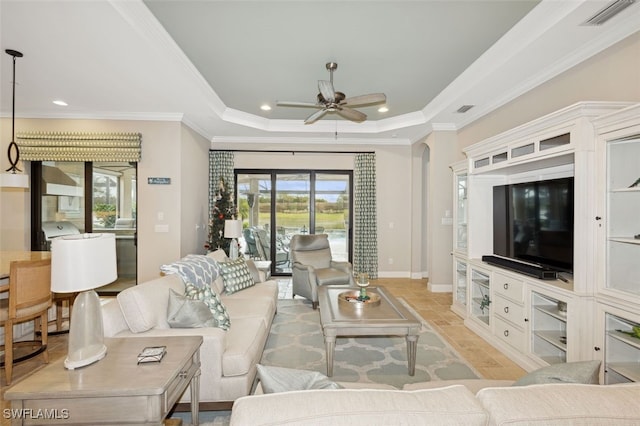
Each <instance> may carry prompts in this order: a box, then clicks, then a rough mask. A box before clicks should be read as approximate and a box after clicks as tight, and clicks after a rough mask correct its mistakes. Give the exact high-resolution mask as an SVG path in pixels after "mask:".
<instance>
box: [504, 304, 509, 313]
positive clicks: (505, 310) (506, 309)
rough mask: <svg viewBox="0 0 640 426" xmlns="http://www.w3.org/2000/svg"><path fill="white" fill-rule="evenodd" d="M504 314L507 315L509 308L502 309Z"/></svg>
mask: <svg viewBox="0 0 640 426" xmlns="http://www.w3.org/2000/svg"><path fill="white" fill-rule="evenodd" d="M504 313H505V314H508V313H509V307H508V306H505V307H504Z"/></svg>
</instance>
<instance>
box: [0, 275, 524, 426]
mask: <svg viewBox="0 0 640 426" xmlns="http://www.w3.org/2000/svg"><path fill="white" fill-rule="evenodd" d="M279 283H280V297H281V298H291V281H290V280H287V279H281V280H279ZM372 286H384V287H385V288H386V289H388V290H389V291H391V293H392V294H393V295H394V296H396V297H402V298H404V299H405V300H406V301H407V302H409V304H411V306H413V308H414V309H415V310H416V311H417V312H419V313H420V315H421V316H422V317H423V318H424V319H426V320H427V321H429V323H430V324H431V325H432V326H433V327H434V328H435V329H436V330H437V331H438V333H440V334H441V335H442V337H444V338H445V339H446V340H447V341H448V342H449V343H450V344H451V345H452V346H453V347H454V348H455V349H456V350H457V351H458V352H459V353H460V355H462V356H463V357H464V358H465V359H466V360H467V361H469V363H471V364H472V365H473V366H474V367H475V368H476V370H477V371H478V372H479V373H480V374H482V375H483V377H484V378H487V379H507V380H509V379H517V378H518V377H520V376H522V375H524V374H525V373H526V372H525V371H524V370H523V369H522V368H520V367H519V366H518V365H516V364H515V363H514V362H512V361H511V360H509V359H508V358H507V357H506V356H505V355H503V354H502V353H500V352H499V351H498V350H496V349H495V348H493V346H491V345H489V344H488V343H486V342H485V341H484V340H482V339H481V338H480V337H478V336H477V335H476V334H474V333H473V332H471V331H469V330H468V329H467V328H466V327H465V326H464V324H463V322H462V319H461V318H460V317H459V316H458V315H456V314H454V313H453V312H452V311H451V309H450V306H451V293H432V292H430V291H429V290H428V289H427V280H426V279H422V280H414V279H408V278H407V279H404V278H386V279H385V278H381V279H378V280H375V281H374V282H372ZM67 336H68V335H66V334H61V335H56V336H50V338H49V357H50V360H55V359H59V358H61V357H63V356H65V355H66V352H67ZM43 366H44V363H43V361H42V357H41V356H38V357H36V358H34V359H32V360H29V361H25V362H22V363H20V364H16V365H15V366H14V369H13V383H16V382H18V381H20V380H21V379H23V378H24V377H26V376H28V375H29V374H31V373H33V372H35V371H38V370H39V369H41V368H42V367H43ZM0 387H1V388H2V390H0V398H1V397H2V396H3V395H4V391H5V389H6V382H5V375H4V369H2V370H1V371H0ZM8 407H9V406H8V404H7V402H6V401H4V398H2V399H1V400H0V413H2V410H3V409H4V408H8ZM4 425H9V421H8V420H7V419H4V418H3V416H2V415H1V414H0V426H4Z"/></svg>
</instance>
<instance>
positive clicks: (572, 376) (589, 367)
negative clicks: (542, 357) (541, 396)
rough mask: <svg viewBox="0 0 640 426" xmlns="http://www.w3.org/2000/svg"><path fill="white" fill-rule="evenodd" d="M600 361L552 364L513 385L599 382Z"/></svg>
mask: <svg viewBox="0 0 640 426" xmlns="http://www.w3.org/2000/svg"><path fill="white" fill-rule="evenodd" d="M599 377H600V361H577V362H567V363H561V364H552V365H549V366H547V367H542V368H540V369H538V370H535V371H532V372H531V373H529V374H527V375H526V376H524V377H521V378H520V379H519V380H516V382H515V383H514V384H513V385H512V386H526V385H535V384H541V383H582V384H587V385H589V384H595V385H597V384H599V383H600V380H599Z"/></svg>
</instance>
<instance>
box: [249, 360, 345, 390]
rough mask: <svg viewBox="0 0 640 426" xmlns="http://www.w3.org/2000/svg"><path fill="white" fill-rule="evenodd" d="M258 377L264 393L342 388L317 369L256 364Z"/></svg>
mask: <svg viewBox="0 0 640 426" xmlns="http://www.w3.org/2000/svg"><path fill="white" fill-rule="evenodd" d="M257 367H258V378H259V379H260V383H261V385H262V390H263V392H264V393H276V392H288V391H295V390H308V389H342V386H341V385H339V384H338V383H336V382H334V381H332V380H330V379H329V378H328V377H327V376H325V375H324V374H320V373H318V372H317V371H308V370H297V369H295V368H283V367H274V366H268V365H261V364H258V366H257Z"/></svg>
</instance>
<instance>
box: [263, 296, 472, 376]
mask: <svg viewBox="0 0 640 426" xmlns="http://www.w3.org/2000/svg"><path fill="white" fill-rule="evenodd" d="M400 302H401V303H403V304H404V305H405V306H406V307H407V308H408V309H409V310H410V311H411V312H412V313H413V314H414V315H415V316H416V318H418V319H420V321H421V322H422V331H421V333H420V337H419V339H418V351H417V355H416V374H415V376H409V374H408V370H407V346H406V345H407V344H406V341H405V338H404V337H388V336H379V337H378V336H376V337H342V338H341V337H338V338H337V340H336V349H335V355H334V367H333V376H332V378H331V379H332V380H335V381H341V382H361V383H385V384H389V385H393V386H395V387H398V388H402V386H403V385H404V384H406V383H415V382H423V381H429V380H450V379H473V378H480V377H481V375H480V374H479V373H478V372H477V371H476V370H474V369H473V367H472V366H471V365H469V364H468V363H467V362H466V361H465V360H464V359H463V358H462V357H461V356H460V355H459V354H458V353H457V352H456V351H455V349H453V347H451V346H450V345H449V344H448V343H447V342H446V341H445V340H444V339H443V338H442V337H441V336H440V335H439V334H438V333H436V332H435V331H434V330H433V328H431V326H430V325H429V323H427V322H426V321H425V320H424V319H422V318H421V317H420V315H418V314H417V313H416V312H415V311H414V310H413V309H412V308H411V307H410V306H408V304H407V303H406V302H404V301H403V300H402V299H400ZM262 364H264V365H273V366H277V367H287V368H298V369H303V370H313V371H318V372H320V373H322V374H326V373H327V364H326V353H325V346H324V339H323V337H322V329H321V327H320V312H319V310H313V309H312V308H311V304H310V303H308V302H307V301H306V300H291V299H289V300H279V301H278V314H277V315H276V317H275V319H274V321H273V325H272V326H271V333H270V334H269V338H268V340H267V344H266V347H265V350H264V354H263V355H262Z"/></svg>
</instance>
